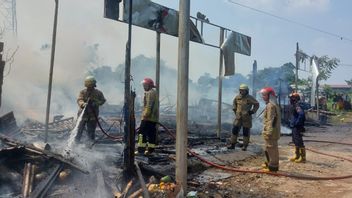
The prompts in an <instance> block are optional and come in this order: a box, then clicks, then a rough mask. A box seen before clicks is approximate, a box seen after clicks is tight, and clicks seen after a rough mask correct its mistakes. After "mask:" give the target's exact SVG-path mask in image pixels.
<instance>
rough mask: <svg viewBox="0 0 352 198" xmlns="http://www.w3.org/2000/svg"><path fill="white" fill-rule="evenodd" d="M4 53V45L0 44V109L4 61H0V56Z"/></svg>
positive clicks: (0, 58)
mask: <svg viewBox="0 0 352 198" xmlns="http://www.w3.org/2000/svg"><path fill="white" fill-rule="evenodd" d="M3 51H4V43H3V42H0V108H1V98H2V97H1V96H2V84H3V82H4V69H5V61H3V60H2V55H3Z"/></svg>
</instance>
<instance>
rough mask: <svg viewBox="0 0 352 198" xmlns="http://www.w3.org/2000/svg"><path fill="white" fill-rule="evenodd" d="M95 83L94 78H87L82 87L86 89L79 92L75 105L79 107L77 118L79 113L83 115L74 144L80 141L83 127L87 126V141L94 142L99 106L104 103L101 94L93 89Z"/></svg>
mask: <svg viewBox="0 0 352 198" xmlns="http://www.w3.org/2000/svg"><path fill="white" fill-rule="evenodd" d="M96 83H97V81H96V80H95V78H94V76H87V77H86V79H85V80H84V86H85V87H86V88H85V89H83V90H82V91H80V92H79V95H78V98H77V104H78V106H79V110H78V116H80V115H81V113H84V115H83V117H82V121H81V122H80V123H79V126H78V130H77V135H76V137H75V141H76V142H79V141H80V140H81V137H82V133H83V129H84V127H85V126H87V134H88V138H89V140H90V141H92V142H94V140H95V128H96V126H97V122H98V120H97V118H98V116H99V106H101V105H103V104H104V103H105V101H106V99H105V97H104V95H103V92H101V91H100V90H98V89H96V88H95V87H96ZM84 109H85V110H84ZM83 110H84V112H83Z"/></svg>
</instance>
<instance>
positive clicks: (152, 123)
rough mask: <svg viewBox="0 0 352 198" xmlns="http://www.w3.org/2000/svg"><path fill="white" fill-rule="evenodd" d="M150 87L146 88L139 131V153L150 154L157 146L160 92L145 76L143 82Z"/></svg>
mask: <svg viewBox="0 0 352 198" xmlns="http://www.w3.org/2000/svg"><path fill="white" fill-rule="evenodd" d="M142 83H143V84H148V86H150V88H148V90H145V92H144V98H143V111H142V119H141V124H140V127H139V132H138V142H137V153H143V152H144V154H150V153H151V152H153V151H154V149H155V146H156V130H157V129H156V124H157V123H158V112H159V108H158V101H159V100H158V94H157V90H156V89H155V88H154V82H153V81H152V80H151V79H149V78H145V79H144V80H143V82H142Z"/></svg>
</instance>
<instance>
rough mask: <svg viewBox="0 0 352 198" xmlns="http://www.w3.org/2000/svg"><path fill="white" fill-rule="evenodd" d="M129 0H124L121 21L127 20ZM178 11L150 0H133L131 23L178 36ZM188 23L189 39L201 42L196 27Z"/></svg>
mask: <svg viewBox="0 0 352 198" xmlns="http://www.w3.org/2000/svg"><path fill="white" fill-rule="evenodd" d="M128 13H129V2H128V1H124V12H123V21H125V22H128V18H129V15H128ZM178 15H179V14H178V12H177V11H176V10H173V9H170V8H168V7H165V6H162V5H159V4H157V3H154V2H152V1H150V0H134V1H133V3H132V23H133V25H136V26H139V27H143V28H147V29H150V30H154V31H157V32H161V33H165V34H169V35H172V36H178ZM189 23H190V31H191V33H190V40H191V41H194V42H197V43H203V39H202V36H201V35H200V33H199V31H198V29H197V27H196V26H195V25H194V24H193V22H192V21H191V19H189Z"/></svg>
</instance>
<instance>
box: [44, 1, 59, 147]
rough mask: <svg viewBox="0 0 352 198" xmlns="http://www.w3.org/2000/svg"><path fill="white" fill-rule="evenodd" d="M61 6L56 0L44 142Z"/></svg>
mask: <svg viewBox="0 0 352 198" xmlns="http://www.w3.org/2000/svg"><path fill="white" fill-rule="evenodd" d="M58 8H59V0H55V16H54V27H53V38H52V42H51V43H52V44H51V45H52V46H51V59H50V71H49V85H48V97H47V101H46V115H45V139H44V142H45V143H46V142H47V141H48V128H49V126H48V125H49V115H50V101H51V88H52V85H53V70H54V60H55V47H56V30H57V15H58V10H59V9H58Z"/></svg>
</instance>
